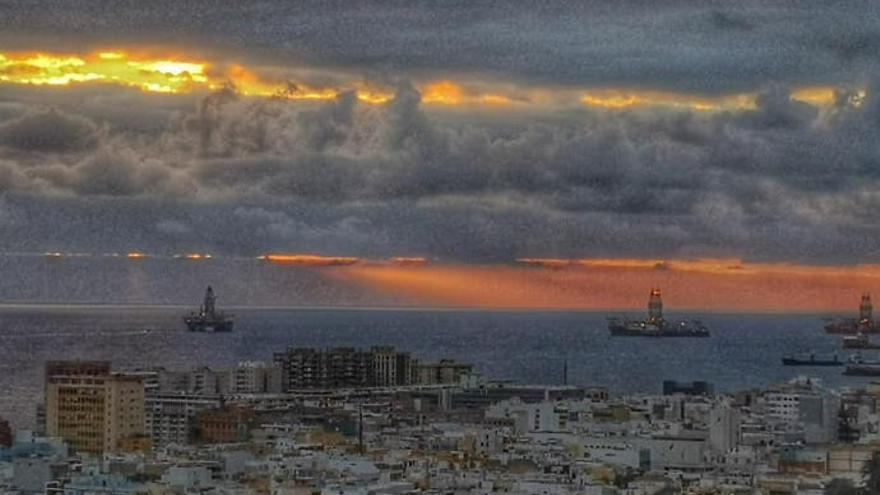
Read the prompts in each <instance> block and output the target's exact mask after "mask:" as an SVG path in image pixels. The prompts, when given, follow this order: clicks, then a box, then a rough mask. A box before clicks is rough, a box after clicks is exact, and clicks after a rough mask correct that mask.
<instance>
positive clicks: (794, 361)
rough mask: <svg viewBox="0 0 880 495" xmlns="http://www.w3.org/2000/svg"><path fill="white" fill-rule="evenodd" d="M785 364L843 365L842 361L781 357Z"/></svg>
mask: <svg viewBox="0 0 880 495" xmlns="http://www.w3.org/2000/svg"><path fill="white" fill-rule="evenodd" d="M782 364H783V365H785V366H843V365H844V363H843V361H837V360H830V361H829V360H826V361H823V360H811V359H792V358H782Z"/></svg>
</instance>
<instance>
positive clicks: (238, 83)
mask: <svg viewBox="0 0 880 495" xmlns="http://www.w3.org/2000/svg"><path fill="white" fill-rule="evenodd" d="M0 84H20V85H32V86H50V87H60V86H70V85H75V84H113V85H119V86H124V87H131V88H135V89H138V90H140V91H144V92H146V93H166V94H182V93H189V92H193V91H199V90H202V91H216V90H220V89H223V88H226V87H233V88H235V91H236V92H237V93H238V94H241V95H243V96H254V97H267V98H268V97H272V98H281V99H289V100H333V99H336V98H338V97H339V96H340V95H342V94H343V93H345V92H348V91H352V92H354V93H355V95H356V97H357V99H358V100H359V101H361V102H363V103H366V104H384V103H386V102H388V101H390V100H392V99H393V98H394V90H393V88H391V87H380V86H377V85H368V84H365V83H363V82H360V81H355V82H352V83H350V84H348V85H340V86H316V85H313V84H309V83H306V82H303V81H295V80H277V79H273V78H270V77H266V76H261V75H259V74H258V72H257V71H255V70H254V69H251V68H248V67H246V66H245V65H242V64H236V63H232V64H228V63H223V64H220V63H212V62H211V61H208V60H205V59H202V58H198V57H194V56H191V55H187V54H182V53H181V54H174V55H164V56H159V55H153V54H149V52H145V51H143V50H140V51H134V52H132V51H127V50H125V49H119V50H114V49H105V50H99V51H94V52H90V53H85V54H72V53H47V52H43V51H38V52H5V53H4V52H0ZM416 86H417V89H418V90H419V92H420V93H421V96H422V102H423V103H425V104H427V105H440V106H462V105H480V106H489V107H492V106H494V107H508V106H511V105H514V104H517V105H519V104H526V105H531V106H538V107H544V106H548V105H550V106H557V105H566V104H568V103H571V102H573V101H579V103H581V104H582V105H584V106H587V107H593V108H600V109H607V110H622V109H627V108H637V107H651V106H660V107H672V108H682V109H688V110H693V111H721V110H752V109H754V108H755V107H756V103H755V101H756V98H757V92H745V93H736V94H723V95H715V96H711V95H698V94H688V93H674V92H668V91H659V90H653V89H618V88H593V89H582V90H579V89H577V88H568V89H566V88H560V89H558V90H550V89H542V88H527V87H524V88H521V90H519V91H518V92H517V93H518V94H517V95H516V96H514V95H511V94H505V92H504V90H503V89H500V88H499V89H498V90H496V91H491V92H485V91H484V90H477V89H469V88H468V87H466V85H464V84H462V83H458V82H454V81H451V80H448V79H440V80H436V81H426V82H423V83H420V84H417V85H416ZM578 91H580V96H577V95H578ZM837 92H838V88H835V87H833V86H805V87H798V88H794V89H793V90H792V92H791V99H792V100H794V101H799V102H803V103H807V104H810V105H813V106H816V107H827V106H830V105H832V104H833V103H834V102H835V98H836V94H837ZM856 95H858V96H859V98H857V99H856V103H858V102H860V101H861V99H863V98H864V90H857V91H856Z"/></svg>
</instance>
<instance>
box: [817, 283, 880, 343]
mask: <svg viewBox="0 0 880 495" xmlns="http://www.w3.org/2000/svg"><path fill="white" fill-rule="evenodd" d="M873 313H874V305H873V304H871V294H868V293H864V294H862V300H861V302H860V303H859V317H858V318H844V319H840V320H837V321H833V322H831V323H829V324H827V325H825V332H827V333H831V334H839V335H856V334H860V333H880V327H878V326H876V325H874V315H873Z"/></svg>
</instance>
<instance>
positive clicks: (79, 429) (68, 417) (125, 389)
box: [45, 361, 144, 453]
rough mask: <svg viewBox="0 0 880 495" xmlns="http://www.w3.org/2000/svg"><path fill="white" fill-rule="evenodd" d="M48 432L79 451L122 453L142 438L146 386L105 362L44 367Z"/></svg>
mask: <svg viewBox="0 0 880 495" xmlns="http://www.w3.org/2000/svg"><path fill="white" fill-rule="evenodd" d="M45 415H46V433H47V434H48V435H49V436H53V437H60V438H62V439H64V440H65V441H67V442H68V443H69V444H70V445H71V447H73V448H74V449H75V450H77V451H81V452H92V453H102V452H110V451H115V450H119V449H121V448H122V446H121V442H122V441H123V440H127V439H133V438H137V437H143V436H144V382H143V378H142V377H140V376H132V375H126V374H124V373H114V372H112V371H111V370H110V363H108V362H106V361H63V362H49V363H47V364H46V375H45Z"/></svg>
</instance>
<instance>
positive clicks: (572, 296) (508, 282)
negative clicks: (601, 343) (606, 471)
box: [328, 258, 880, 312]
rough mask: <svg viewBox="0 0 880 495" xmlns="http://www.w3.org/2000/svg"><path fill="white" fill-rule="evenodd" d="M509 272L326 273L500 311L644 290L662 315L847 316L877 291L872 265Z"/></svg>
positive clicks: (679, 264)
mask: <svg viewBox="0 0 880 495" xmlns="http://www.w3.org/2000/svg"><path fill="white" fill-rule="evenodd" d="M561 261H563V260H548V263H540V264H538V263H529V264H530V265H531V266H511V265H462V264H453V265H448V264H447V265H431V266H419V267H417V268H414V267H408V266H399V265H384V266H383V265H368V264H363V265H354V266H349V267H344V268H341V269H339V270H334V271H332V272H328V273H329V274H330V276H332V277H335V278H340V279H343V280H347V281H350V282H353V283H357V284H362V285H365V286H367V287H368V288H370V289H375V290H378V291H383V292H386V293H390V294H393V295H397V296H400V297H404V298H408V299H409V300H410V302H412V303H413V304H420V305H427V306H450V307H469V308H509V309H608V308H628V309H636V310H638V309H641V308H642V307H643V306H644V305H645V302H646V301H647V294H648V292H649V290H650V289H651V288H652V287H660V288H662V289H663V294H664V299H665V301H666V303H667V306H668V307H669V309H670V311H673V312H674V310H675V308H678V309H680V310H685V309H687V310H711V311H844V312H845V311H852V310H853V308H855V307H857V305H858V299H859V296H860V295H861V294H862V293H863V292H874V293H878V294H880V265H866V266H839V267H836V266H807V265H796V264H789V263H748V262H741V261H739V260H670V261H661V260H651V259H644V260H638V259H599V258H597V259H584V260H576V261H573V262H570V263H569V262H567V261H566V263H567V264H566V265H565V266H564V267H562V265H561V264H560V263H559V262H561ZM658 263H662V264H661V265H658Z"/></svg>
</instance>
